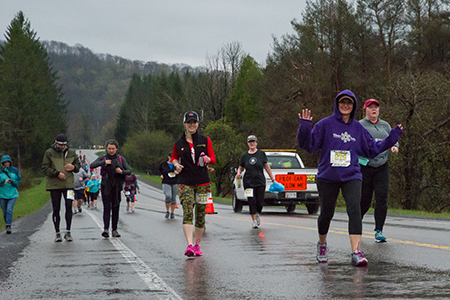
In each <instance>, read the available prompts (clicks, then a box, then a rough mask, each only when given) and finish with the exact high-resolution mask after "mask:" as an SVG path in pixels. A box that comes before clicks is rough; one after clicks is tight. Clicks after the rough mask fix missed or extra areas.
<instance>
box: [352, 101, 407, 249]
mask: <svg viewBox="0 0 450 300" xmlns="http://www.w3.org/2000/svg"><path fill="white" fill-rule="evenodd" d="M363 109H364V111H365V113H366V117H365V118H364V119H362V120H360V121H359V122H360V123H361V124H362V125H363V126H364V128H365V129H366V130H367V131H368V132H369V133H370V135H371V136H372V137H373V138H374V139H376V140H382V139H385V138H386V137H387V136H388V135H389V132H390V131H391V126H390V125H389V123H388V122H386V121H383V120H381V119H380V118H379V115H380V103H379V102H378V101H377V100H375V99H369V100H367V101H366V102H365V103H364V107H363ZM398 147H399V144H398V142H397V143H395V145H394V146H392V147H391V148H390V149H389V150H386V151H384V152H382V153H380V154H379V155H377V156H376V157H375V158H372V159H368V158H365V157H359V164H360V165H361V173H362V176H363V182H362V191H361V218H364V215H365V214H366V213H367V211H368V210H369V208H370V205H371V204H372V198H373V195H374V194H375V212H374V217H375V242H377V243H384V242H386V237H385V236H384V235H383V227H384V223H385V221H386V215H387V210H388V206H387V199H388V192H389V164H388V156H389V153H398Z"/></svg>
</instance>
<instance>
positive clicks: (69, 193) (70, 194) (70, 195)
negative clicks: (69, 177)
mask: <svg viewBox="0 0 450 300" xmlns="http://www.w3.org/2000/svg"><path fill="white" fill-rule="evenodd" d="M67 199H68V200H75V192H74V191H73V190H68V191H67Z"/></svg>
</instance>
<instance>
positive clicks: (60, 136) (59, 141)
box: [55, 133, 67, 145]
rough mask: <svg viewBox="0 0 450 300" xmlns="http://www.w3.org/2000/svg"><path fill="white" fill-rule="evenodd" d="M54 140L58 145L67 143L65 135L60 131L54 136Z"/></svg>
mask: <svg viewBox="0 0 450 300" xmlns="http://www.w3.org/2000/svg"><path fill="white" fill-rule="evenodd" d="M55 142H56V143H57V144H60V145H67V136H66V135H65V134H64V133H60V134H58V135H57V136H56V139H55Z"/></svg>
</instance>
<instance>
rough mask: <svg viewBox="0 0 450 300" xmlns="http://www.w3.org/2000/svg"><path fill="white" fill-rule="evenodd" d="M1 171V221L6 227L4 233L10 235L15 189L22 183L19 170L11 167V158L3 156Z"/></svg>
mask: <svg viewBox="0 0 450 300" xmlns="http://www.w3.org/2000/svg"><path fill="white" fill-rule="evenodd" d="M1 164H2V169H1V171H0V205H1V208H2V211H3V220H4V221H5V225H6V233H7V234H10V233H11V224H12V220H13V209H14V204H15V203H16V199H17V197H19V192H18V190H17V187H18V186H19V185H20V182H21V181H22V177H21V176H20V173H19V170H18V169H17V168H15V167H13V166H12V161H11V157H10V156H9V155H3V156H2V159H1Z"/></svg>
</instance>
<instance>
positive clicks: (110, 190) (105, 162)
mask: <svg viewBox="0 0 450 300" xmlns="http://www.w3.org/2000/svg"><path fill="white" fill-rule="evenodd" d="M105 148H106V155H104V156H101V157H99V158H97V159H96V160H95V161H94V162H92V163H91V168H92V169H95V168H97V167H101V171H100V175H102V185H101V191H102V202H103V226H104V230H103V232H102V236H103V237H109V222H110V220H111V217H112V220H111V227H112V236H113V237H120V234H119V232H118V231H117V224H118V222H119V206H120V200H121V191H122V186H123V182H124V180H125V175H129V174H131V168H130V166H129V165H128V163H127V161H126V159H125V157H123V156H120V155H118V154H117V151H118V150H119V143H118V142H117V141H116V140H108V141H107V142H106V146H105Z"/></svg>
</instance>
